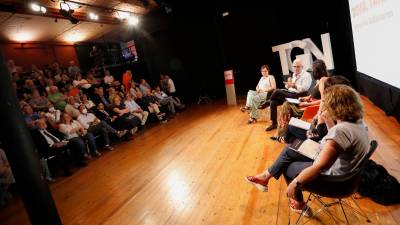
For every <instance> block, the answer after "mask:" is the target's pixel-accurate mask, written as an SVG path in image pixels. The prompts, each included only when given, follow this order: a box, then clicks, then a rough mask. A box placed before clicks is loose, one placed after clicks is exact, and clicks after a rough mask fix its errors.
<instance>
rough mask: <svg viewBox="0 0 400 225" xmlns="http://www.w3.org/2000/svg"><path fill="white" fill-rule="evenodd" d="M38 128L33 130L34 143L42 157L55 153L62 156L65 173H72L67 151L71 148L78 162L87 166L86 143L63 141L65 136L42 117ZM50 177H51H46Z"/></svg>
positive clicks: (67, 174) (59, 156)
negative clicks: (83, 155) (85, 161)
mask: <svg viewBox="0 0 400 225" xmlns="http://www.w3.org/2000/svg"><path fill="white" fill-rule="evenodd" d="M35 126H36V129H33V130H32V131H31V135H32V140H33V144H34V145H35V148H36V149H37V151H38V154H39V157H40V158H47V157H49V156H52V155H55V156H56V157H58V158H60V160H61V166H62V168H63V169H64V175H65V176H69V175H71V171H70V165H69V164H70V160H71V159H70V155H69V154H68V152H67V151H66V150H67V149H70V150H71V151H72V153H73V154H74V155H75V156H76V159H77V163H78V165H79V166H85V165H86V164H85V163H84V162H83V160H82V154H83V152H84V151H85V148H86V145H84V144H82V145H80V143H79V142H74V141H71V142H68V141H63V138H62V137H61V136H60V135H59V133H57V132H55V131H54V130H51V129H48V128H47V124H46V120H45V119H40V120H37V121H36V123H35ZM46 178H50V179H49V180H51V179H52V178H51V177H46Z"/></svg>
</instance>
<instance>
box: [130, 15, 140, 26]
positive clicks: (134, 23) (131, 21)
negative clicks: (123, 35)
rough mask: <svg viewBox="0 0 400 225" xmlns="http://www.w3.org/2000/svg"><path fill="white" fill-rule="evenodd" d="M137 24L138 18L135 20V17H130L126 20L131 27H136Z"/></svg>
mask: <svg viewBox="0 0 400 225" xmlns="http://www.w3.org/2000/svg"><path fill="white" fill-rule="evenodd" d="M138 23H139V18H137V17H136V16H130V17H129V18H128V24H129V25H132V26H136V25H138Z"/></svg>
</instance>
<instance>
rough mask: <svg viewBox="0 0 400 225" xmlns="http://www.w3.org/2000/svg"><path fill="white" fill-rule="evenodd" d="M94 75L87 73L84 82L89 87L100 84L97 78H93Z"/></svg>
mask: <svg viewBox="0 0 400 225" xmlns="http://www.w3.org/2000/svg"><path fill="white" fill-rule="evenodd" d="M94 75H95V74H94V73H88V74H87V77H86V80H87V81H88V83H89V84H91V85H99V84H100V83H101V82H100V81H99V80H98V79H97V78H95V77H94Z"/></svg>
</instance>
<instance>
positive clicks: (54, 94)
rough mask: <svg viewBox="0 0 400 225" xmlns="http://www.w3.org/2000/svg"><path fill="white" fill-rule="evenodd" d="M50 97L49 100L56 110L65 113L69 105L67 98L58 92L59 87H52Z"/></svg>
mask: <svg viewBox="0 0 400 225" xmlns="http://www.w3.org/2000/svg"><path fill="white" fill-rule="evenodd" d="M49 92H50V93H49V95H48V96H47V99H49V101H50V102H51V103H52V104H53V106H54V108H56V109H59V110H61V111H64V109H65V106H66V105H67V102H66V101H65V100H66V97H65V96H64V95H63V94H62V93H61V92H59V91H58V87H57V86H51V87H50V91H49Z"/></svg>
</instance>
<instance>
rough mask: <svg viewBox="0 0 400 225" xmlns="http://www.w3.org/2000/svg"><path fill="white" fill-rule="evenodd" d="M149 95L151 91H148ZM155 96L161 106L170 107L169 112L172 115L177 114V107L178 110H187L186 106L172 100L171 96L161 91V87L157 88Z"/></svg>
mask: <svg viewBox="0 0 400 225" xmlns="http://www.w3.org/2000/svg"><path fill="white" fill-rule="evenodd" d="M147 94H148V95H150V94H151V92H150V90H148V91H147ZM154 96H155V97H156V98H157V101H158V102H159V103H160V104H161V105H165V106H167V107H168V110H169V111H170V112H171V113H172V114H175V113H176V110H175V107H177V108H178V109H183V108H185V105H183V104H181V103H179V102H177V101H176V100H175V99H174V98H172V97H171V96H168V95H167V94H165V93H164V92H163V91H161V89H160V87H156V89H155V91H154Z"/></svg>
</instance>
